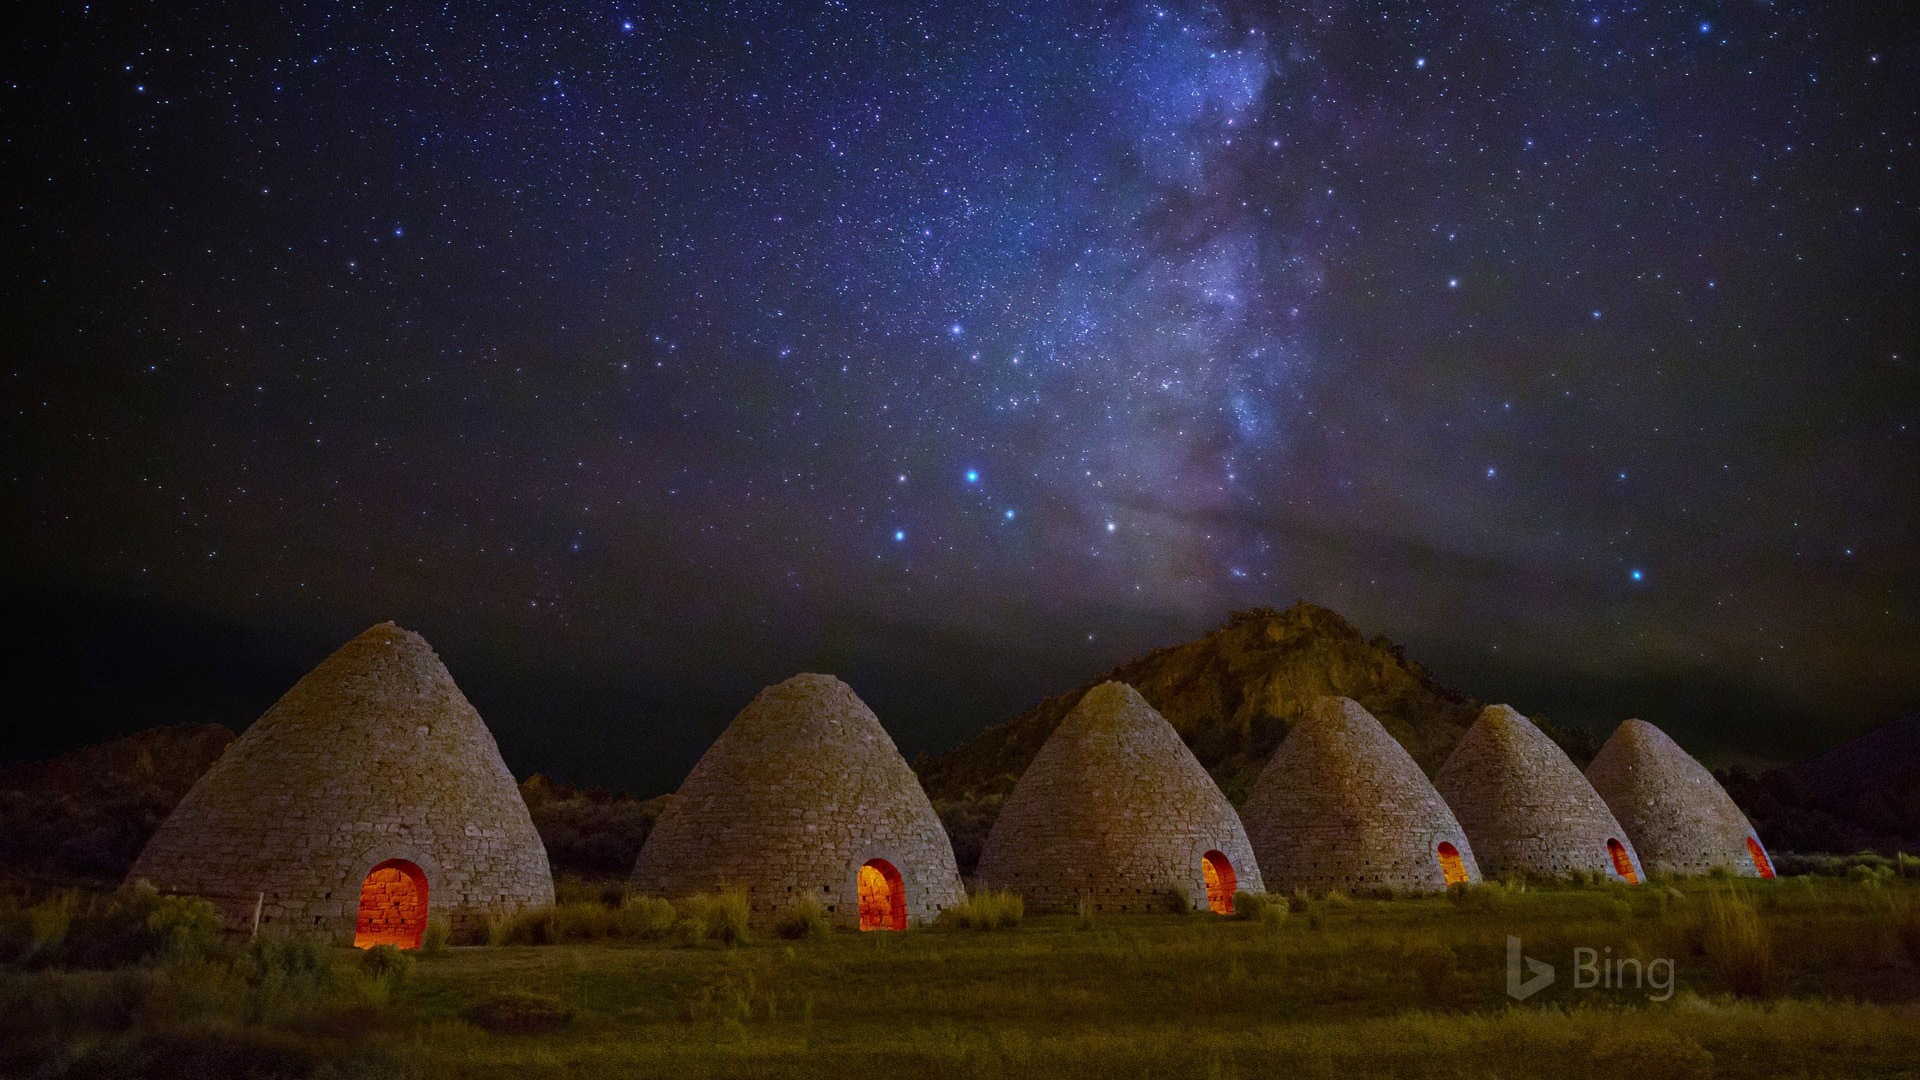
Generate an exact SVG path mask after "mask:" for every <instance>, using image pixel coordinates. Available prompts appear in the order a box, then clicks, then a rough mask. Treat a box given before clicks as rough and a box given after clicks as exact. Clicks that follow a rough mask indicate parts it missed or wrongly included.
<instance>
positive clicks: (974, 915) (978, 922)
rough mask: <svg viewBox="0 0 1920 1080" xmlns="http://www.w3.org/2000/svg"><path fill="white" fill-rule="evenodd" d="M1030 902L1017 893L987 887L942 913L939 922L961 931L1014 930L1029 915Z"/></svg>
mask: <svg viewBox="0 0 1920 1080" xmlns="http://www.w3.org/2000/svg"><path fill="white" fill-rule="evenodd" d="M1026 913H1027V902H1026V901H1025V900H1023V899H1021V897H1020V894H1019V893H1017V892H1011V891H1007V892H996V891H994V890H991V889H989V890H986V891H984V892H977V893H974V894H973V895H972V896H969V897H967V898H966V899H965V900H962V901H960V902H959V903H958V904H955V905H954V906H952V907H950V908H948V909H947V910H945V911H943V912H941V913H940V918H939V920H938V921H939V925H941V926H951V927H954V928H956V929H960V930H1011V929H1013V928H1014V927H1016V926H1019V925H1020V920H1021V919H1022V918H1024V917H1025V916H1026Z"/></svg>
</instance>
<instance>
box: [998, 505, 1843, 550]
mask: <svg viewBox="0 0 1920 1080" xmlns="http://www.w3.org/2000/svg"><path fill="white" fill-rule="evenodd" d="M1007 520H1008V521H1012V520H1013V510H1012V508H1011V507H1009V508H1008V510H1007ZM1848 554H1852V553H1851V552H1849V553H1848Z"/></svg>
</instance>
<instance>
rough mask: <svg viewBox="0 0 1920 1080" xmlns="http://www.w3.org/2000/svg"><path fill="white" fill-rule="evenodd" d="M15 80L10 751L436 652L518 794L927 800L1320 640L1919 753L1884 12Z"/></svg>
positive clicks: (235, 63) (745, 32) (274, 54)
mask: <svg viewBox="0 0 1920 1080" xmlns="http://www.w3.org/2000/svg"><path fill="white" fill-rule="evenodd" d="M16 22H17V23H18V26H17V28H16V32H14V33H10V34H8V35H5V37H4V40H0V58H4V59H5V61H6V65H5V66H6V70H7V72H8V77H7V82H6V84H5V86H4V94H0V132H3V133H4V134H3V135H0V139H3V140H4V142H3V145H4V146H5V150H6V152H5V154H4V156H3V157H0V169H4V172H3V173H0V175H4V178H5V182H6V184H7V187H8V189H9V191H10V193H11V194H12V196H13V197H12V198H11V199H10V200H9V202H8V204H7V205H8V207H9V214H10V217H9V221H8V228H7V229H6V230H5V232H4V237H5V239H4V241H0V243H4V244H5V245H6V257H5V258H4V259H0V325H4V326H5V328H6V330H7V340H8V346H9V348H8V355H7V357H6V359H5V362H4V365H0V412H3V413H4V415H5V416H6V417H7V422H6V423H5V424H4V425H0V463H4V470H0V520H4V521H5V522H6V523H7V524H6V527H4V528H0V598H6V607H7V610H6V615H5V617H6V625H7V638H8V640H9V642H10V643H11V645H12V646H13V648H12V653H13V655H14V656H15V657H16V660H15V667H14V671H13V674H12V675H11V677H10V678H9V679H8V685H7V689H6V691H5V694H6V697H5V699H4V700H6V701H7V702H8V705H9V712H10V713H11V714H12V715H13V716H14V717H15V718H16V719H15V721H14V723H12V724H10V725H8V734H7V735H6V736H5V737H4V738H0V759H7V760H18V759H21V758H24V757H30V756H39V755H41V754H44V753H47V752H51V751H54V750H57V749H63V748H68V747H70V746H72V745H74V744H77V743H80V742H85V741H88V740H89V739H90V738H93V737H95V736H97V735H105V734H109V733H111V732H113V731H117V730H123V729H131V728H138V727H143V726H148V725H150V724H152V723H157V722H163V721H166V720H173V719H184V718H194V717H204V718H207V719H213V720H218V721H220V722H223V723H228V724H231V725H235V726H238V725H243V724H245V723H246V722H248V721H250V720H251V719H252V718H253V717H255V716H257V715H258V714H259V712H260V711H261V710H262V709H264V708H265V707H266V706H267V705H268V704H270V703H271V702H272V701H273V700H274V699H275V698H276V697H277V696H278V695H279V694H280V693H281V692H283V691H284V690H285V689H286V688H287V687H288V686H290V685H291V684H292V682H293V680H295V679H297V678H298V677H299V676H300V675H301V674H302V673H304V672H305V671H306V670H307V669H308V668H309V667H311V666H312V665H313V664H314V663H315V662H317V661H318V660H319V659H320V658H321V657H322V656H324V655H326V654H327V653H328V652H329V651H331V650H332V649H333V648H335V647H337V646H338V645H339V644H341V643H342V642H344V641H345V640H346V639H347V638H349V637H351V636H352V635H353V634H355V633H357V632H359V631H360V630H362V629H364V628H365V627H366V626H368V625H370V624H372V623H375V622H378V621H382V620H385V619H393V620H396V621H398V622H399V623H401V624H402V625H404V626H407V627H409V628H411V629H415V630H418V631H420V632H421V633H423V634H424V635H425V636H426V637H427V639H428V640H429V641H431V642H432V643H433V645H434V647H435V648H436V649H437V650H439V652H440V653H441V654H442V655H443V656H444V657H445V658H446V659H447V661H448V664H449V667H450V669H451V670H452V671H453V673H454V677H455V678H456V679H457V680H458V681H459V683H460V684H461V685H462V686H463V687H464V688H465V689H466V691H467V693H468V695H469V696H470V697H471V698H472V699H473V700H474V702H475V703H476V705H477V706H478V707H479V708H480V710H481V712H482V714H483V715H484V716H485V717H486V718H487V720H488V721H489V723H490V724H491V725H492V727H493V729H494V731H495V733H496V735H497V737H498V738H499V741H500V743H501V745H502V747H503V749H504V751H505V753H506V757H507V760H508V761H509V763H510V764H511V765H512V766H513V767H514V769H515V770H516V771H519V772H522V773H524V772H530V771H534V770H539V771H547V772H551V773H553V774H555V775H556V776H559V777H561V778H563V779H568V780H576V781H583V782H592V783H601V784H608V785H612V786H619V787H631V788H633V789H635V790H640V791H643V792H644V791H656V790H665V789H667V788H670V787H671V786H672V784H673V783H675V782H677V780H678V778H679V777H680V775H682V774H683V773H684V772H685V769H686V768H687V767H688V766H689V765H690V764H691V763H692V761H693V760H694V759H695V758H696V757H697V756H698V753H699V752H700V751H701V750H702V749H704V748H705V746H706V745H707V742H708V740H710V739H711V737H712V736H713V734H714V733H715V732H716V731H718V730H719V727H720V726H721V725H722V724H724V723H725V722H726V720H727V719H728V718H729V717H731V716H732V715H733V714H734V713H735V712H736V711H737V710H738V709H739V708H740V707H742V706H743V705H744V704H745V703H746V701H747V700H748V699H749V698H750V697H751V696H752V694H753V693H754V692H755V691H756V690H758V689H759V688H760V687H761V686H763V685H765V684H767V683H770V682H774V681H777V680H779V679H782V678H785V677H786V676H788V675H791V674H793V673H795V672H797V671H802V670H824V671H829V672H833V673H835V674H839V675H842V676H843V677H845V678H847V679H848V681H849V682H851V683H852V684H853V685H854V687H855V688H856V689H857V690H858V691H859V692H860V693H861V694H862V695H863V696H864V697H865V698H866V699H867V700H868V702H869V703H870V704H872V705H873V707H874V708H875V710H876V711H877V712H878V713H879V715H880V716H881V718H882V720H883V721H884V722H885V723H886V724H887V725H888V727H889V729H890V730H891V731H892V732H893V733H894V735H895V737H896V739H897V740H898V741H899V743H900V744H901V747H902V749H903V750H904V751H905V752H906V753H907V754H908V755H909V756H911V755H913V754H915V753H917V752H919V751H922V750H941V749H945V748H947V747H950V746H952V745H954V744H956V743H958V742H960V741H962V740H963V739H965V738H967V737H970V736H971V735H973V734H974V733H976V732H977V731H979V730H980V729H981V728H983V727H985V726H987V725H989V724H993V723H999V722H1003V721H1005V720H1009V719H1011V718H1013V717H1014V716H1015V715H1017V714H1018V713H1019V712H1020V711H1022V710H1023V709H1024V708H1026V707H1027V706H1029V705H1031V704H1032V703H1033V702H1034V701H1036V700H1038V699H1039V698H1041V697H1043V696H1045V695H1047V694H1051V693H1058V692H1061V691H1063V690H1066V689H1068V688H1070V687H1072V686H1074V685H1077V684H1079V683H1080V682H1083V681H1084V680H1086V679H1088V678H1090V677H1092V676H1094V675H1096V674H1098V673H1100V672H1103V671H1105V670H1107V669H1109V668H1111V667H1113V666H1115V665H1117V664H1119V663H1121V662H1124V661H1126V660H1128V659H1130V658H1132V657H1134V656H1137V655H1139V654H1140V653H1143V652H1145V651H1147V650H1149V649H1151V648H1155V647H1159V646H1163V645H1168V644H1172V643H1176V642H1179V641H1183V640H1188V639H1191V638H1193V637H1195V636H1197V635H1199V634H1201V633H1203V632H1205V631H1206V630H1208V629H1211V628H1212V627H1214V626H1216V625H1218V624H1219V623H1221V622H1222V621H1223V620H1224V619H1225V617H1226V614H1227V612H1228V611H1229V610H1232V609H1236V608H1247V607H1254V606H1273V607H1285V606H1287V605H1288V604H1290V603H1292V602H1293V600H1294V599H1295V598H1306V599H1309V600H1312V601H1314V602H1316V603H1320V604H1323V605H1325V606H1327V607H1329V608H1331V609H1333V610H1335V611H1338V612H1340V613H1341V614H1342V615H1344V616H1346V617H1347V618H1349V619H1350V620H1352V621H1353V622H1354V623H1355V625H1357V626H1358V627H1360V628H1361V629H1362V630H1363V631H1364V632H1366V633H1368V634H1369V635H1371V634H1385V635H1387V636H1388V637H1390V638H1393V639H1394V640H1396V641H1399V642H1400V643H1402V644H1403V645H1404V646H1405V647H1406V649H1407V651H1408V654H1409V655H1410V656H1412V657H1414V658H1415V659H1417V660H1419V661H1421V662H1422V663H1423V664H1425V665H1426V666H1428V667H1429V668H1430V669H1432V670H1433V671H1434V672H1435V674H1436V675H1437V676H1438V677H1439V678H1440V680H1441V681H1442V682H1444V683H1447V684H1449V685H1452V686H1456V687H1458V688H1459V689H1461V690H1463V691H1466V692H1468V693H1471V694H1473V695H1475V696H1476V697H1480V698H1482V699H1484V700H1492V701H1499V700H1505V701H1509V702H1511V703H1512V704H1514V705H1515V706H1516V707H1518V708H1520V709H1521V710H1522V711H1524V712H1529V713H1533V714H1536V715H1543V716H1545V717H1547V718H1549V719H1551V720H1554V721H1556V722H1559V723H1563V724H1571V725H1578V726H1583V727H1587V728H1588V729H1590V730H1593V731H1594V732H1595V733H1596V734H1604V733H1605V731H1607V730H1609V729H1610V728H1611V727H1612V726H1613V725H1614V724H1616V723H1618V722H1619V721H1620V720H1622V719H1625V718H1627V717H1629V716H1639V717H1641V718H1644V719H1647V720H1649V721H1652V722H1654V723H1657V724H1660V725H1661V726H1662V727H1664V728H1666V729H1667V730H1668V731H1669V732H1671V733H1672V734H1673V735H1674V736H1675V737H1676V738H1677V739H1679V740H1680V741H1681V742H1682V743H1683V745H1686V746H1687V747H1688V748H1689V749H1690V750H1693V751H1694V752H1695V753H1697V754H1699V755H1700V756H1701V757H1703V758H1704V759H1706V760H1708V761H1710V762H1722V761H1726V760H1730V759H1735V758H1740V759H1750V760H1755V761H1782V760H1792V759H1796V758H1801V757H1804V756H1807V755H1809V754H1811V753H1814V752H1816V751H1819V750H1823V749H1826V748H1829V747H1831V746H1834V745H1837V744H1839V743H1841V742H1842V741H1844V740H1845V739H1846V738H1847V737H1848V736H1850V735H1855V734H1858V733H1860V732H1862V731H1865V730H1867V729H1869V728H1871V727H1874V726H1876V725H1878V724H1881V723H1884V722H1887V721H1890V720H1893V719H1895V718H1897V717H1899V716H1902V715H1905V714H1907V713H1911V712H1913V711H1914V710H1916V709H1920V559H1916V557H1915V552H1916V551H1920V377H1917V376H1916V373H1915V363H1916V358H1920V287H1917V284H1916V269H1915V252H1916V249H1917V248H1920V184H1917V183H1916V180H1915V176H1916V171H1920V147H1916V144H1915V143H1914V141H1913V139H1912V136H1911V132H1912V131H1913V130H1914V128H1915V124H1916V121H1917V120H1920V30H1917V29H1916V26H1915V25H1914V24H1913V22H1912V20H1910V19H1900V18H1897V17H1896V16H1894V15H1892V14H1888V13H1887V12H1886V11H1885V10H1883V9H1880V8H1877V7H1876V6H1874V5H1860V4H1843V3H1819V4H1812V5H1805V6H1800V7H1793V8H1790V9H1788V8H1780V7H1772V6H1762V5H1740V6H1729V7H1724V8H1722V7H1720V6H1718V5H1715V6H1711V7H1710V8H1703V9H1700V10H1694V9H1691V8H1687V7H1685V6H1680V5H1663V6H1653V7H1642V8H1636V9H1633V10H1630V11H1623V10H1616V9H1613V8H1604V9H1603V8H1594V9H1587V8H1579V7H1564V8H1552V9H1546V10H1538V11H1516V10H1514V9H1511V8H1509V7H1506V6H1496V5H1455V6H1453V7H1452V8H1450V9H1448V10H1445V11H1439V12H1432V11H1427V10H1425V9H1421V8H1416V7H1399V6H1385V7H1379V8H1366V7H1344V8H1338V9H1325V10H1322V9H1318V8H1297V7H1287V8H1282V9H1277V10H1276V9H1271V8H1270V7H1269V6H1263V5H1242V4H1237V3H1227V4H1185V3H1173V4H1085V5H1082V4H1069V5H1065V6H1062V5H1024V4H1017V3H1016V4H1005V5H934V6H931V7H925V8H923V9H920V10H907V9H903V8H900V7H899V6H897V5H896V6H886V5H882V6H876V7H862V6H860V5H857V4H834V5H821V6H808V5H791V4H770V5H765V6H764V7H763V8H756V7H754V6H753V5H732V6H729V7H727V8H725V9H721V10H710V9H709V7H708V5H704V4H699V3H689V4H656V5H645V6H644V10H633V11H624V10H620V9H618V8H613V7H595V8H579V7H567V6H561V7H558V8H552V9H545V10H543V11H542V12H540V13H539V14H538V15H537V16H536V15H533V14H529V13H524V12H521V13H495V14H492V15H490V16H487V17H480V16H478V15H474V14H472V13H469V12H464V11H450V10H448V9H445V8H439V7H417V8H416V7H413V6H408V5H401V6H398V7H392V8H387V9H382V10H379V11H371V12H366V11H359V10H352V9H350V10H342V9H339V8H337V7H336V6H333V5H315V6H304V5H298V4H296V5H293V6H291V7H286V8H274V9H267V8H261V7H258V6H248V5H222V4H212V5H206V6H197V7H189V8H182V7H179V6H169V7H162V8H143V9H137V10H129V11H118V10H108V9H105V8H101V7H98V6H94V7H69V6H53V7H44V8H35V9H33V10H32V11H30V12H23V13H22V14H21V15H20V16H19V17H18V18H17V19H16Z"/></svg>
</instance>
